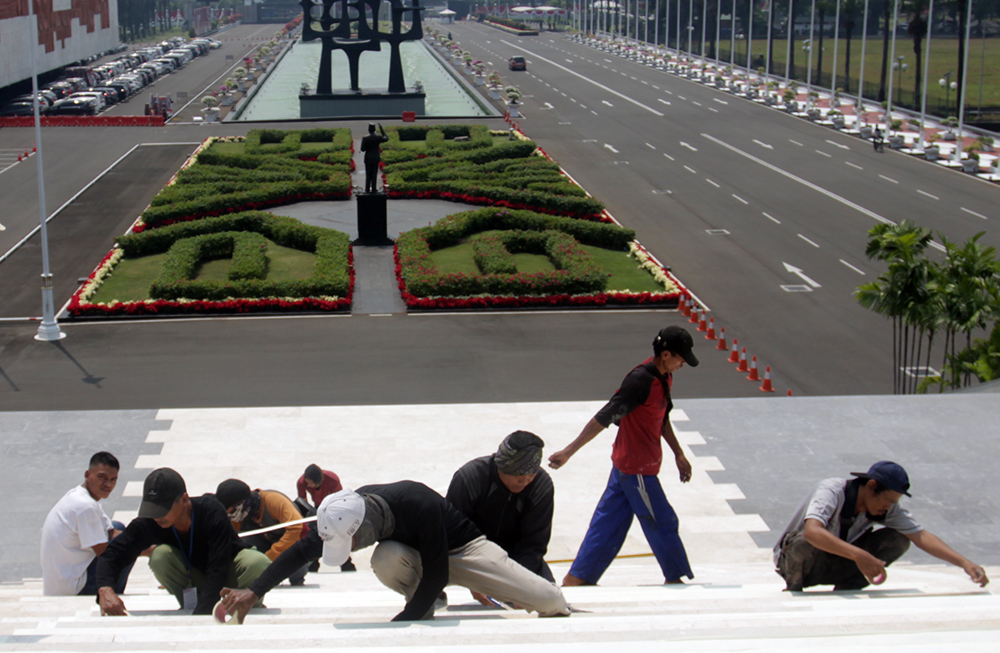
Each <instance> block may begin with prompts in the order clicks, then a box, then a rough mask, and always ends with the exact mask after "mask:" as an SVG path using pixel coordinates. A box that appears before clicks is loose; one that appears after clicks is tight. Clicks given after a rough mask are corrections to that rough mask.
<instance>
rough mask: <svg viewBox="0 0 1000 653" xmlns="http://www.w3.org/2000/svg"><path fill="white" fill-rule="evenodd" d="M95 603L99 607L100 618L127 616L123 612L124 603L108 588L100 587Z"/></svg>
mask: <svg viewBox="0 0 1000 653" xmlns="http://www.w3.org/2000/svg"><path fill="white" fill-rule="evenodd" d="M97 603H98V605H100V606H101V616H102V617H124V616H126V615H128V612H126V611H125V602H124V601H122V600H121V597H119V596H118V595H117V594H115V591H114V590H113V589H111V588H110V587H102V588H100V589H99V590H97Z"/></svg>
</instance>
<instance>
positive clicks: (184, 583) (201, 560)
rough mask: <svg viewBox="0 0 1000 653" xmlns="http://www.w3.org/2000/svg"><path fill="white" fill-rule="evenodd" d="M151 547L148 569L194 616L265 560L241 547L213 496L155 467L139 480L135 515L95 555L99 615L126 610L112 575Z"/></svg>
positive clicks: (253, 573) (246, 582)
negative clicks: (193, 493) (194, 492)
mask: <svg viewBox="0 0 1000 653" xmlns="http://www.w3.org/2000/svg"><path fill="white" fill-rule="evenodd" d="M154 545H155V548H154V549H153V550H152V552H151V553H150V556H149V568H150V570H151V571H152V572H153V575H154V576H156V579H157V580H158V581H159V582H160V584H161V585H163V587H165V588H166V589H167V591H168V592H170V593H171V594H173V595H174V596H175V597H176V598H177V602H178V603H179V604H180V606H181V607H182V608H185V609H189V610H191V609H193V610H194V614H211V613H212V606H214V605H215V603H216V602H217V601H218V600H219V593H220V591H221V590H222V588H223V587H227V586H228V587H233V586H236V587H246V586H247V585H249V584H250V581H252V580H254V579H256V578H257V576H259V575H260V574H261V572H263V571H264V570H265V569H267V567H268V565H269V564H270V563H271V561H270V560H269V559H268V557H267V556H266V555H264V554H263V553H260V552H259V551H255V550H253V549H248V548H245V547H244V545H243V542H242V541H241V540H240V537H239V535H237V534H236V531H234V530H233V527H232V525H231V524H230V523H229V516H228V515H226V509H225V508H223V507H222V504H221V503H219V502H218V501H217V500H216V499H215V497H214V496H212V495H210V494H206V495H205V496H201V497H194V498H190V497H188V494H187V488H186V486H185V484H184V479H183V478H181V475H180V474H178V473H177V472H176V471H174V470H172V469H170V468H169V467H163V468H160V469H155V470H153V471H152V472H151V473H150V474H149V476H147V477H146V480H145V482H144V483H143V488H142V503H140V504H139V516H138V517H136V518H135V519H133V520H132V522H131V523H130V524H129V525H128V526H127V527H125V531H124V532H123V533H122V534H121V535H119V536H118V537H116V538H115V539H113V540H111V542H110V543H109V544H108V548H106V549H105V550H104V553H103V554H102V555H101V556H100V558H99V559H98V562H97V571H96V579H97V588H98V589H97V602H98V603H99V604H100V606H101V614H102V615H124V614H126V612H125V603H124V602H123V601H122V600H121V598H120V597H119V596H118V595H117V594H116V593H115V591H114V589H113V588H114V586H115V582H116V579H117V578H118V575H119V573H120V572H121V570H122V569H125V568H126V567H130V566H131V565H132V564H133V563H135V560H136V558H138V557H139V556H140V555H142V554H143V553H144V552H146V551H147V550H149V548H150V547H152V546H154Z"/></svg>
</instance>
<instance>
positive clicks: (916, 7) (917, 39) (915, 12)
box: [906, 0, 933, 103]
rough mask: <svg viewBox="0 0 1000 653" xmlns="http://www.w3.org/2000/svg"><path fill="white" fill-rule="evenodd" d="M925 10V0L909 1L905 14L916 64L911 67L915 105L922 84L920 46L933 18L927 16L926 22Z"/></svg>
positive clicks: (922, 51)
mask: <svg viewBox="0 0 1000 653" xmlns="http://www.w3.org/2000/svg"><path fill="white" fill-rule="evenodd" d="M926 9H927V2H926V0H909V2H908V4H907V13H908V17H909V20H908V21H907V27H906V31H907V33H909V35H910V38H912V39H913V56H914V57H915V59H914V61H915V62H916V63H915V65H914V67H913V102H914V103H917V102H919V101H920V97H921V95H920V86H921V84H922V83H923V74H924V67H923V65H922V64H921V62H922V61H923V58H924V48H923V46H922V45H921V44H922V43H923V42H924V38H925V37H926V36H927V25H928V22H929V21H930V20H932V19H933V16H928V17H927V20H925V19H924V16H923V14H924V11H925V10H926Z"/></svg>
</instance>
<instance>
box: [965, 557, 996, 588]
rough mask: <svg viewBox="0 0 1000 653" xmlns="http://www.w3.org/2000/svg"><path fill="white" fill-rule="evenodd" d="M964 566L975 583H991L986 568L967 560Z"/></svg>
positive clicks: (984, 584) (980, 584)
mask: <svg viewBox="0 0 1000 653" xmlns="http://www.w3.org/2000/svg"><path fill="white" fill-rule="evenodd" d="M962 568H963V569H965V573H967V574H969V578H971V579H972V582H973V583H979V586H980V587H986V586H987V585H989V583H990V579H989V578H987V577H986V570H985V569H983V568H982V567H980V566H979V565H977V564H976V563H974V562H967V563H966V564H965V565H963V567H962Z"/></svg>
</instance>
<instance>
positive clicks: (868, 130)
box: [858, 125, 872, 141]
mask: <svg viewBox="0 0 1000 653" xmlns="http://www.w3.org/2000/svg"><path fill="white" fill-rule="evenodd" d="M858 131H860V132H861V138H863V139H865V140H866V141H867V140H869V139H870V138H871V137H872V126H871V125H862V126H861V129H859V130H858Z"/></svg>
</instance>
